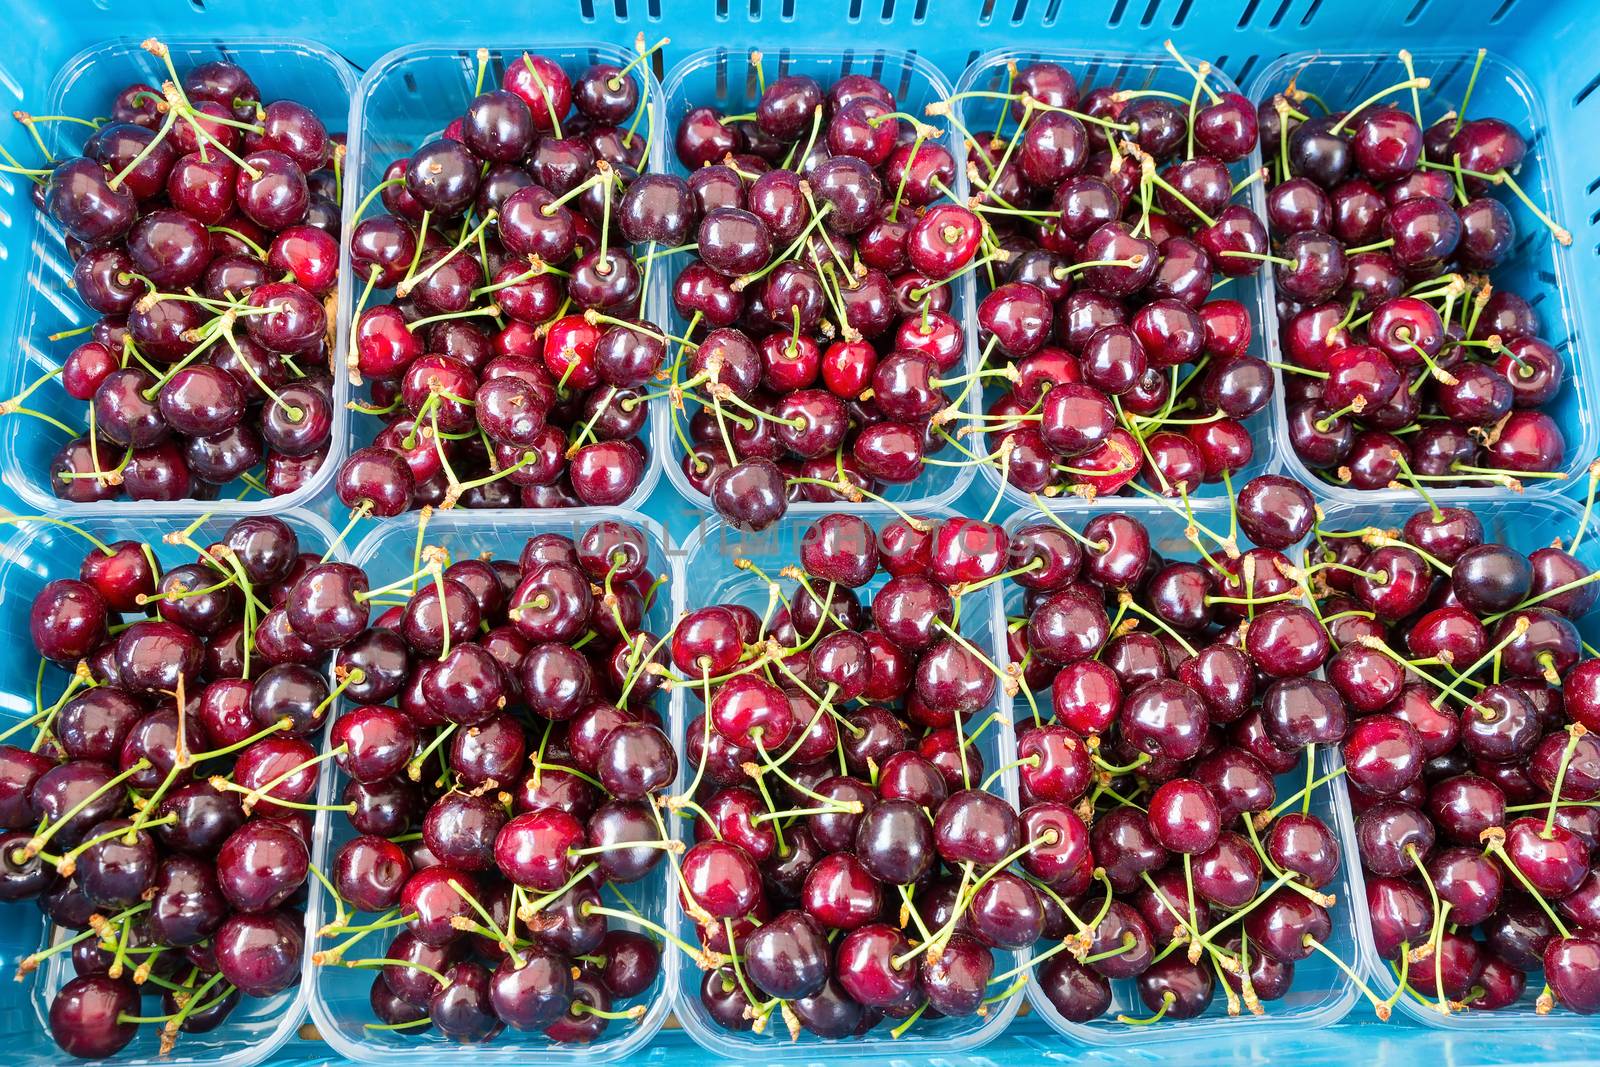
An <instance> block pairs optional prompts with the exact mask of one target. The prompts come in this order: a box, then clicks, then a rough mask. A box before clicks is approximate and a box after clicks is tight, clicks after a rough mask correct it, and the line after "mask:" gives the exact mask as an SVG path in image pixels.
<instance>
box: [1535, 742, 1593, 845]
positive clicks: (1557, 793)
mask: <svg viewBox="0 0 1600 1067" xmlns="http://www.w3.org/2000/svg"><path fill="white" fill-rule="evenodd" d="M1588 732H1589V731H1588V730H1587V729H1585V728H1584V725H1583V724H1582V723H1581V722H1574V723H1568V724H1567V744H1566V747H1565V748H1563V749H1562V750H1561V763H1560V764H1559V765H1558V766H1557V767H1556V784H1555V786H1554V788H1553V789H1551V791H1550V810H1549V812H1548V813H1547V814H1546V815H1545V817H1544V829H1543V830H1542V831H1540V833H1539V836H1540V837H1542V838H1544V839H1545V840H1546V841H1548V840H1550V838H1551V837H1552V836H1553V835H1554V832H1555V824H1556V808H1557V807H1559V806H1560V804H1561V787H1562V785H1563V784H1564V783H1565V782H1566V780H1567V767H1568V765H1570V764H1571V762H1572V754H1573V753H1574V752H1576V751H1577V748H1578V742H1579V741H1580V740H1581V739H1582V738H1583V735H1584V734H1586V733H1588Z"/></svg>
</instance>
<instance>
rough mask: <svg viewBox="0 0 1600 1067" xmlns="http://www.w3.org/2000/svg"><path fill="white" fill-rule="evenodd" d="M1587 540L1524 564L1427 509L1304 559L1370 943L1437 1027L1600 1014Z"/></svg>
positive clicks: (1598, 819) (1338, 537) (1598, 784)
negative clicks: (1441, 1017)
mask: <svg viewBox="0 0 1600 1067" xmlns="http://www.w3.org/2000/svg"><path fill="white" fill-rule="evenodd" d="M1593 481H1594V479H1593V478H1591V489H1590V502H1591V506H1592V503H1593V492H1594V490H1593ZM1586 525H1587V513H1586V515H1585V522H1584V523H1582V524H1580V525H1579V527H1578V529H1577V530H1574V531H1573V532H1572V536H1571V539H1570V540H1569V541H1568V542H1566V544H1565V546H1563V543H1562V541H1560V540H1557V541H1556V542H1555V543H1553V544H1551V545H1548V546H1545V547H1542V548H1539V549H1537V550H1535V551H1534V552H1531V553H1528V554H1526V555H1525V554H1523V553H1522V552H1519V551H1517V550H1515V549H1513V548H1511V547H1509V546H1507V545H1503V544H1496V543H1494V542H1493V541H1490V540H1488V539H1487V538H1486V536H1485V531H1484V526H1483V522H1482V521H1481V520H1480V518H1479V517H1478V516H1477V515H1476V514H1474V513H1473V512H1471V511H1468V510H1466V509H1463V508H1456V507H1434V506H1431V504H1430V506H1429V507H1426V508H1424V509H1422V510H1419V511H1418V512H1417V513H1416V514H1415V515H1413V516H1411V517H1410V518H1409V519H1407V520H1406V522H1405V524H1404V526H1403V528H1401V529H1399V530H1383V529H1378V528H1374V527H1368V528H1364V529H1358V530H1322V529H1319V530H1318V531H1317V537H1316V540H1315V543H1314V544H1313V545H1312V547H1311V548H1310V549H1308V550H1307V551H1308V555H1309V559H1310V566H1311V567H1314V568H1315V569H1316V571H1317V578H1316V582H1315V588H1316V592H1317V597H1318V602H1319V608H1318V610H1319V611H1320V613H1321V615H1322V617H1323V618H1324V619H1325V620H1326V621H1327V623H1328V630H1329V633H1330V635H1331V636H1332V640H1333V643H1334V645H1335V646H1336V648H1337V650H1338V651H1337V652H1336V653H1335V654H1334V656H1333V657H1332V659H1330V660H1329V662H1328V667H1327V676H1328V679H1329V681H1330V682H1331V683H1332V684H1333V686H1334V687H1335V688H1336V689H1337V690H1338V691H1339V692H1340V693H1341V694H1342V695H1343V697H1344V699H1345V701H1346V703H1347V704H1348V706H1349V707H1350V709H1351V712H1352V714H1353V715H1354V716H1355V719H1354V721H1353V724H1352V728H1351V730H1350V732H1349V735H1348V737H1347V738H1346V740H1345V742H1344V747H1343V754H1344V760H1345V767H1346V778H1347V780H1348V781H1349V784H1350V795H1351V801H1352V804H1353V806H1354V808H1355V811H1356V813H1357V820H1356V839H1357V842H1358V844H1359V847H1360V853H1361V855H1360V859H1361V864H1362V867H1363V869H1364V871H1365V874H1366V897H1367V900H1366V905H1367V908H1368V909H1369V911H1370V913H1371V916H1372V932H1373V937H1374V940H1375V942H1376V948H1377V952H1378V955H1379V957H1380V958H1381V959H1382V960H1383V961H1384V964H1383V965H1384V966H1385V967H1387V968H1388V969H1389V970H1390V972H1391V974H1392V977H1393V979H1394V981H1395V982H1396V983H1397V986H1398V989H1397V992H1396V994H1395V996H1396V997H1398V996H1399V995H1401V991H1403V992H1404V993H1405V995H1407V996H1411V997H1413V998H1415V999H1416V1000H1417V1001H1418V1002H1420V1003H1422V1004H1424V1005H1426V1006H1427V1007H1428V1008H1429V1009H1433V1010H1438V1011H1440V1012H1443V1013H1446V1014H1448V1013H1451V1012H1456V1011H1463V1010H1473V1011H1492V1010H1496V1009H1502V1008H1507V1007H1511V1006H1513V1005H1515V1006H1520V1007H1522V1008H1526V1007H1528V1006H1529V1005H1530V1004H1532V1005H1534V1006H1536V1009H1537V1011H1538V1012H1539V1014H1544V1013H1546V1012H1549V1011H1551V1010H1552V1009H1553V1007H1554V1006H1556V1005H1559V1006H1560V1007H1561V1008H1563V1009H1566V1010H1570V1011H1574V1012H1578V1013H1580V1014H1585V1015H1587V1014H1591V1013H1593V1012H1595V1011H1600V934H1597V933H1596V931H1597V930H1600V874H1597V873H1596V870H1595V868H1596V860H1597V859H1600V854H1597V852H1596V850H1597V849H1600V808H1597V807H1596V803H1595V802H1596V799H1597V798H1600V744H1597V742H1596V740H1595V736H1594V732H1593V731H1594V730H1595V729H1596V727H1600V715H1597V713H1596V709H1597V707H1600V704H1597V699H1600V684H1597V681H1596V680H1597V679H1600V659H1596V658H1593V657H1594V651H1593V649H1592V648H1591V647H1590V646H1589V645H1588V644H1587V643H1586V642H1584V641H1583V639H1582V637H1581V636H1580V635H1579V632H1578V628H1577V625H1576V622H1577V620H1579V619H1581V618H1583V617H1584V616H1586V615H1588V614H1589V613H1590V612H1591V610H1592V609H1593V608H1594V604H1595V596H1596V593H1597V591H1600V586H1597V585H1596V584H1595V577H1596V575H1595V573H1594V572H1592V571H1591V570H1590V569H1589V567H1588V566H1587V565H1586V564H1584V563H1582V562H1580V561H1579V559H1578V558H1577V557H1576V556H1575V555H1574V553H1575V552H1577V550H1578V546H1579V544H1580V542H1582V541H1583V539H1584V533H1585V528H1586ZM1541 971H1542V972H1543V974H1542V978H1541V976H1540V972H1541Z"/></svg>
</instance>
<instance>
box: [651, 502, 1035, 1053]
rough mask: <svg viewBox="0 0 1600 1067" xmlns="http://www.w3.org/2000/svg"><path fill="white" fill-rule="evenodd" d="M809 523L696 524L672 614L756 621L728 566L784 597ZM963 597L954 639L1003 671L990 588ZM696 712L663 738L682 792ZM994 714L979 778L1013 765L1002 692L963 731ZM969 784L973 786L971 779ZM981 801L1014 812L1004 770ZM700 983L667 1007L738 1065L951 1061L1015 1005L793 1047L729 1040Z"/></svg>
mask: <svg viewBox="0 0 1600 1067" xmlns="http://www.w3.org/2000/svg"><path fill="white" fill-rule="evenodd" d="M849 510H850V511H851V513H852V514H855V515H859V516H860V517H861V518H863V519H865V520H866V521H867V522H868V523H870V524H871V525H872V527H873V529H875V530H881V529H882V528H883V527H884V526H885V525H886V524H887V523H889V522H891V521H893V520H894V518H895V514H894V513H893V512H892V511H890V510H889V509H887V508H883V507H857V508H853V509H849ZM914 514H917V515H918V516H919V517H927V518H931V519H935V520H937V519H939V518H943V517H945V516H946V515H948V512H945V513H939V512H934V511H930V510H928V509H916V510H915V511H914ZM816 518H817V516H816V515H794V514H791V515H788V516H786V517H785V518H783V519H782V520H780V521H779V522H777V523H774V524H773V525H772V526H771V527H769V528H768V529H766V530H763V531H761V532H760V533H756V534H750V533H743V532H741V531H739V530H736V529H734V528H732V527H730V526H729V525H728V524H727V523H725V522H723V521H722V520H720V519H708V520H706V521H705V522H703V523H701V524H700V527H699V528H698V529H697V530H696V531H695V532H694V534H693V535H692V536H690V538H689V539H688V541H686V542H685V544H684V548H683V553H684V555H683V567H682V574H683V582H682V589H683V592H684V593H685V594H686V602H684V603H681V604H680V605H679V607H680V609H688V610H693V609H695V608H701V607H707V606H709V605H712V604H743V605H744V606H746V607H748V608H750V609H751V610H753V611H755V612H756V613H757V614H760V613H761V612H762V611H763V610H764V609H765V607H766V605H767V592H766V586H765V585H763V584H762V582H761V581H760V579H759V578H757V577H755V575H754V574H753V573H751V572H747V571H743V570H739V569H738V568H737V567H736V566H735V561H736V560H739V559H747V560H749V561H750V562H751V563H754V564H756V565H757V566H758V567H760V568H761V569H762V570H763V571H765V572H766V573H767V574H768V575H771V576H773V578H774V580H776V581H778V582H779V583H780V584H781V585H783V586H784V588H785V591H786V592H787V590H788V589H791V588H793V587H794V583H793V582H792V581H788V580H785V579H780V578H778V577H777V575H778V571H779V570H780V569H782V568H783V567H785V566H787V565H790V564H793V565H795V566H799V561H800V546H801V544H802V543H803V541H804V538H805V534H806V531H807V530H808V529H809V528H810V526H811V523H812V522H813V521H815V519H816ZM887 580H888V576H887V575H885V574H883V573H882V572H880V573H879V574H877V575H876V576H874V577H873V579H872V580H871V581H869V582H868V583H867V584H866V585H865V586H864V587H863V588H862V589H861V590H858V593H859V594H860V596H861V598H862V601H863V604H865V602H866V600H867V597H868V595H869V594H870V593H872V592H874V591H876V590H877V589H879V588H880V587H881V586H882V585H883V584H884V582H885V581H887ZM968 596H969V597H971V598H972V600H973V603H971V604H967V603H966V598H963V608H964V610H963V611H962V617H961V626H960V629H961V632H962V636H964V637H966V638H967V639H968V640H970V641H971V642H972V644H973V645H974V647H976V648H978V649H980V650H981V651H982V652H983V654H984V655H986V656H988V657H989V658H990V659H991V660H993V661H994V663H995V665H996V666H998V667H1000V668H1001V669H1002V670H1004V669H1005V664H1006V661H1005V642H1004V640H1003V634H1004V620H1003V619H1002V618H1001V616H1000V604H999V598H998V597H996V596H995V595H994V593H993V587H992V586H991V587H990V588H988V589H985V590H981V591H979V592H976V593H972V594H968ZM701 711H702V706H701V700H700V698H699V697H697V696H693V695H691V694H689V693H688V692H686V691H685V690H684V689H681V688H680V689H678V690H676V691H675V692H674V694H673V698H672V737H673V740H674V742H675V743H676V745H677V748H678V754H679V758H680V760H682V761H683V764H684V771H683V775H681V776H680V780H682V781H684V782H687V781H689V780H691V779H692V778H693V774H694V768H693V767H692V766H689V764H688V759H687V752H688V748H687V745H686V744H685V741H686V735H687V732H688V728H689V725H690V722H691V721H692V720H693V719H694V718H695V717H696V716H697V715H699V714H700V712H701ZM996 713H997V714H998V715H999V718H998V719H997V721H995V722H994V723H993V724H992V725H991V726H989V727H988V728H987V729H985V730H984V731H983V733H982V735H981V736H980V737H979V738H978V739H977V741H976V742H974V744H973V748H974V749H975V751H977V753H978V754H979V755H981V756H982V758H983V767H984V774H985V775H988V774H991V773H993V771H994V770H995V769H996V768H998V767H1002V766H1005V765H1006V764H1008V763H1011V762H1012V761H1013V760H1015V759H1016V738H1015V737H1014V736H1013V734H1012V732H1011V723H1010V716H1009V715H1008V714H1007V710H1006V697H1005V694H1004V690H1003V688H1001V687H999V686H997V687H996V697H995V699H994V700H993V701H991V703H990V704H989V706H988V707H986V708H984V709H983V710H981V711H978V712H975V713H974V714H973V716H972V717H971V718H970V719H968V720H967V722H968V723H969V728H976V727H977V726H978V725H979V724H981V723H983V722H984V721H985V720H986V719H988V718H989V716H990V715H991V714H996ZM973 777H974V778H976V777H977V775H976V770H975V769H974V771H973ZM989 791H990V792H992V793H995V794H996V795H998V796H1001V797H1004V798H1005V799H1006V801H1007V802H1009V803H1010V804H1011V805H1012V806H1013V807H1015V806H1016V803H1017V777H1016V769H1015V768H1008V769H1007V770H1005V771H1004V772H1003V773H1002V774H1001V776H1000V777H999V779H997V780H996V781H995V783H994V784H993V785H992V786H990V788H989ZM692 835H693V827H692V826H690V825H689V824H688V823H687V821H684V823H683V827H682V836H683V839H684V840H685V841H692V840H693V836H692ZM676 921H677V923H678V926H677V929H678V933H679V934H680V935H681V936H682V937H683V938H684V939H685V940H686V941H688V942H689V943H690V944H696V943H697V941H696V933H695V928H694V922H693V921H692V920H691V919H690V918H689V917H688V916H687V915H685V914H684V913H683V909H682V908H681V907H679V908H678V909H677V915H676ZM1027 956H1028V953H1027V952H1026V950H1024V951H1023V952H996V953H995V961H994V973H995V974H1001V973H1003V972H1005V971H1008V970H1010V969H1011V968H1012V967H1014V966H1019V965H1021V964H1022V963H1023V962H1024V961H1025V960H1026V959H1027ZM702 973H703V972H701V971H700V970H699V969H698V968H695V967H690V966H684V967H683V968H681V970H680V971H679V981H678V985H677V987H676V990H675V993H676V1003H675V1004H674V1006H673V1010H674V1012H675V1013H676V1015H677V1019H678V1022H679V1024H680V1025H681V1026H682V1027H683V1029H684V1031H685V1032H686V1033H688V1035H689V1036H690V1037H691V1038H693V1039H694V1041H695V1042H696V1043H698V1044H699V1045H700V1046H701V1047H703V1048H705V1049H706V1050H707V1051H709V1052H712V1053H715V1054H716V1055H718V1056H723V1057H726V1058H727V1059H730V1060H735V1061H740V1062H745V1063H778V1062H784V1063H788V1062H797V1061H798V1062H804V1063H818V1062H824V1061H827V1062H834V1061H839V1060H867V1059H870V1058H877V1057H885V1056H887V1057H892V1058H893V1059H895V1060H897V1061H902V1062H928V1061H929V1059H930V1058H935V1057H955V1058H959V1057H962V1056H964V1055H967V1054H970V1053H972V1052H973V1051H974V1050H976V1049H977V1048H978V1047H979V1046H981V1045H983V1044H985V1043H986V1042H988V1041H991V1040H993V1039H994V1038H995V1037H997V1036H999V1035H1000V1033H1001V1031H1003V1030H1005V1028H1006V1027H1007V1026H1008V1025H1009V1024H1010V1022H1011V1020H1012V1019H1013V1018H1014V1017H1015V1016H1016V1014H1017V1010H1018V1009H1019V1008H1020V1006H1021V1004H1022V1000H1023V998H1022V997H1021V996H1020V995H1016V996H1012V997H1011V998H1009V999H1008V1000H1006V1001H1005V1002H1004V1003H1003V1004H1000V1005H991V1006H990V1011H989V1014H988V1016H987V1017H985V1018H980V1017H977V1016H968V1017H966V1018H962V1019H929V1018H927V1017H924V1018H922V1019H919V1020H918V1021H917V1022H916V1024H915V1025H913V1026H912V1027H911V1029H909V1030H907V1031H906V1033H905V1036H903V1037H901V1038H898V1039H896V1038H893V1037H891V1036H890V1034H889V1030H890V1028H891V1026H892V1025H893V1024H892V1023H890V1022H889V1021H888V1020H885V1021H884V1022H881V1023H879V1024H878V1025H877V1026H876V1027H874V1028H873V1029H872V1030H871V1031H869V1032H868V1033H867V1034H866V1035H865V1036H863V1037H857V1038H844V1039H841V1040H836V1041H829V1040H824V1039H822V1038H819V1037H817V1036H816V1035H815V1034H812V1033H811V1032H810V1031H802V1033H801V1035H800V1038H799V1040H798V1041H790V1040H789V1037H788V1035H787V1034H786V1033H785V1032H784V1030H783V1026H782V1024H781V1023H779V1022H777V1021H774V1022H773V1023H772V1024H771V1025H770V1026H769V1027H768V1029H767V1032H766V1033H765V1034H754V1033H751V1032H750V1031H749V1030H740V1031H737V1032H736V1031H732V1030H726V1029H724V1028H723V1027H722V1026H721V1025H720V1024H719V1023H717V1022H716V1021H715V1020H713V1019H712V1018H711V1016H710V1015H709V1013H707V1011H706V1009H705V1006H704V1004H703V1003H702V1002H701V1000H700V979H701V977H702Z"/></svg>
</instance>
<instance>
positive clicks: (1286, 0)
mask: <svg viewBox="0 0 1600 1067" xmlns="http://www.w3.org/2000/svg"><path fill="white" fill-rule="evenodd" d="M1292 2H1293V0H1282V2H1281V3H1280V4H1278V10H1276V11H1274V12H1273V13H1272V17H1271V18H1270V19H1268V20H1267V29H1269V30H1275V29H1277V28H1278V23H1280V22H1282V21H1283V16H1285V15H1287V14H1288V13H1289V5H1290V4H1291V3H1292Z"/></svg>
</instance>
